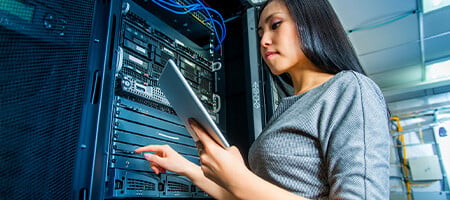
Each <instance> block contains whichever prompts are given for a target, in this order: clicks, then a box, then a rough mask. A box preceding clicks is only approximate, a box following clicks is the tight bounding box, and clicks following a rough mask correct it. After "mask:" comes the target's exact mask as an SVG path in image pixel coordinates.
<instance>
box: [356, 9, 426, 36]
mask: <svg viewBox="0 0 450 200" xmlns="http://www.w3.org/2000/svg"><path fill="white" fill-rule="evenodd" d="M417 12H418V10H413V11H410V12H408V13H406V14H402V15H400V16H397V17H394V18H393V19H390V20H387V21H385V22H382V23H378V24H374V25H371V26H366V27H360V28H354V29H350V30H348V31H347V34H350V33H353V32H356V31H362V30H367V29H374V28H377V27H380V26H384V25H387V24H390V23H392V22H395V21H398V20H400V19H403V18H405V17H408V16H410V15H414V14H416V13H417Z"/></svg>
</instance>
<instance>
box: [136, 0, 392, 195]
mask: <svg viewBox="0 0 450 200" xmlns="http://www.w3.org/2000/svg"><path fill="white" fill-rule="evenodd" d="M258 26H259V27H258V34H259V36H260V37H261V40H260V50H261V55H262V56H263V59H264V61H265V62H266V64H267V65H268V67H269V69H270V70H271V72H272V73H273V74H274V75H281V74H284V73H287V74H288V75H289V77H290V79H291V81H292V86H293V88H294V95H292V96H289V97H286V98H283V99H282V101H281V103H280V105H279V106H278V108H277V110H276V111H275V113H274V115H273V116H272V118H271V119H270V121H269V122H268V124H267V127H266V128H265V129H264V130H263V132H262V133H261V134H260V136H259V137H258V138H257V139H256V141H255V142H254V143H253V145H252V147H251V148H250V151H249V166H250V169H248V168H247V167H246V165H245V163H244V161H243V159H242V156H241V154H240V153H239V150H238V149H237V148H236V147H235V146H232V147H230V148H227V149H223V148H222V147H220V146H219V145H218V144H216V143H215V142H214V141H213V140H212V139H211V138H210V137H209V136H208V135H207V133H205V131H204V130H203V129H202V128H201V127H200V126H199V125H198V124H197V123H196V122H195V121H192V122H191V126H192V128H193V129H194V130H195V132H196V133H197V135H198V137H199V139H200V141H201V143H199V145H198V148H199V154H200V161H201V166H197V165H195V164H193V163H191V162H189V161H187V160H186V159H185V158H183V157H182V156H181V155H179V154H178V153H176V152H175V151H174V150H172V149H171V148H170V147H169V146H155V145H149V146H146V147H142V148H139V149H137V150H136V152H144V151H151V152H155V154H145V157H146V159H147V160H149V161H150V162H151V168H152V169H153V171H154V172H155V173H160V172H162V171H164V170H170V171H173V172H175V173H178V174H180V175H183V176H186V177H188V178H189V179H191V180H192V182H193V183H194V184H196V185H197V186H198V187H200V188H201V189H202V190H204V191H205V192H207V193H208V194H210V195H211V196H213V197H214V198H217V199H258V200H260V199H305V198H311V199H388V198H389V196H388V195H389V188H388V184H389V161H388V159H389V135H388V134H389V130H388V113H387V109H386V105H385V101H384V98H383V96H382V93H381V91H380V89H379V88H378V87H377V85H376V84H375V83H374V82H372V81H371V80H370V79H369V78H367V77H366V76H364V75H363V74H364V72H363V70H362V68H361V66H360V64H359V62H358V60H357V57H356V55H355V53H354V51H353V49H352V46H351V44H350V43H349V41H348V39H347V37H346V35H345V33H344V31H343V29H342V26H341V25H340V23H339V21H338V20H337V16H336V14H335V13H334V11H333V9H332V7H331V6H330V4H329V3H328V1H327V0H296V1H294V0H271V1H268V2H267V3H266V4H265V6H264V7H263V9H262V12H261V15H260V20H259V24H258Z"/></svg>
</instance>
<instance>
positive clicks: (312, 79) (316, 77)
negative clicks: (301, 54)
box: [289, 67, 334, 95]
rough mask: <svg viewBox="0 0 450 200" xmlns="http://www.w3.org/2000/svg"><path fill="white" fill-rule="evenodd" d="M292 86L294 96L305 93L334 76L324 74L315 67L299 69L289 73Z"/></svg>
mask: <svg viewBox="0 0 450 200" xmlns="http://www.w3.org/2000/svg"><path fill="white" fill-rule="evenodd" d="M289 75H290V76H291V78H292V83H293V86H294V95H299V94H302V93H305V92H307V91H309V90H311V89H313V88H316V87H317V86H319V85H322V84H323V83H325V82H327V81H328V80H330V79H331V78H332V77H333V76H334V74H329V73H325V72H323V71H320V70H319V69H318V68H316V67H312V68H306V69H305V68H300V69H296V70H295V71H292V72H289Z"/></svg>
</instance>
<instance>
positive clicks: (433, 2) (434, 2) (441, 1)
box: [422, 0, 450, 13]
mask: <svg viewBox="0 0 450 200" xmlns="http://www.w3.org/2000/svg"><path fill="white" fill-rule="evenodd" d="M448 5H450V0H423V1H422V6H423V7H422V8H423V12H424V13H427V12H431V11H433V10H437V9H439V8H443V7H445V6H448Z"/></svg>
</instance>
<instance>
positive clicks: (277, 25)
mask: <svg viewBox="0 0 450 200" xmlns="http://www.w3.org/2000/svg"><path fill="white" fill-rule="evenodd" d="M280 25H281V21H278V22H275V23H273V24H272V26H271V28H272V30H275V29H277V28H278V27H279V26H280Z"/></svg>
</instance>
